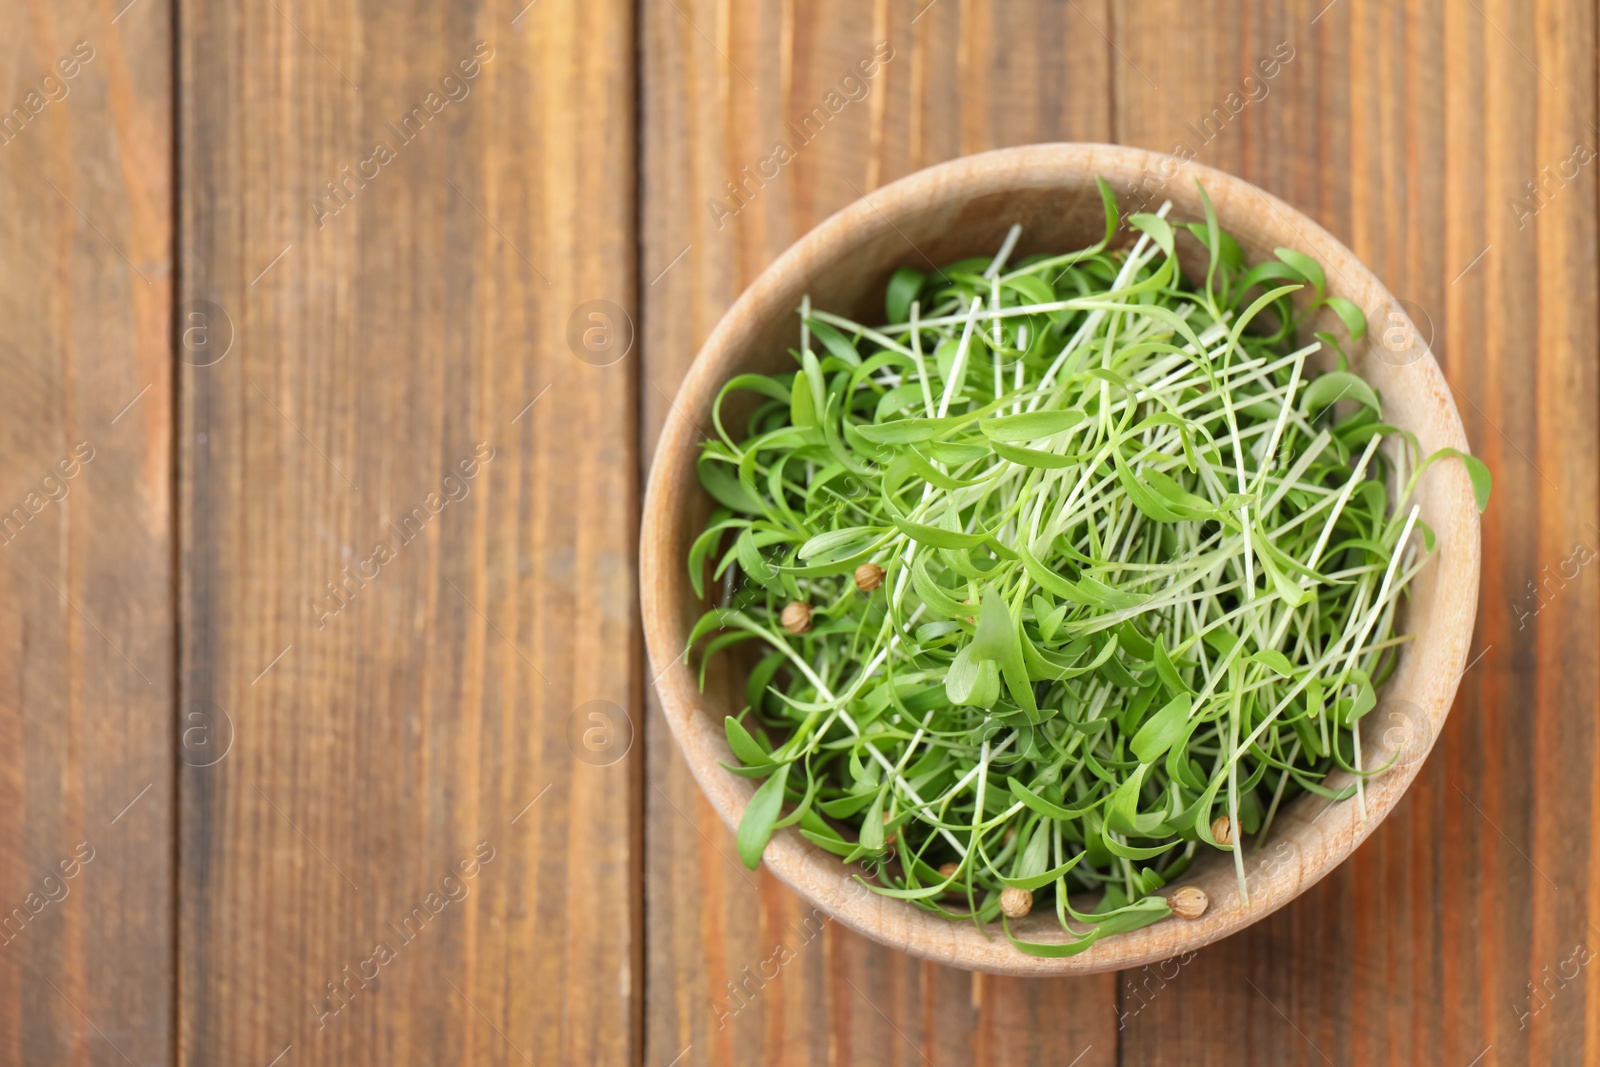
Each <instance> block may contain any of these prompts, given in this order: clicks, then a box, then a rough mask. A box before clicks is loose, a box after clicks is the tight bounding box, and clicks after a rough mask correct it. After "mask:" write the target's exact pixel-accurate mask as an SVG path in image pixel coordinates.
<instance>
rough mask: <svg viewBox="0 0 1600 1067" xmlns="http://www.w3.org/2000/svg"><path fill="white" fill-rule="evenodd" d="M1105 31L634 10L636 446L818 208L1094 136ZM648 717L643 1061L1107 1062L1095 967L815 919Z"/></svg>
mask: <svg viewBox="0 0 1600 1067" xmlns="http://www.w3.org/2000/svg"><path fill="white" fill-rule="evenodd" d="M1018 26H1026V27H1028V32H1027V33H1023V34H1018V33H1015V32H1008V31H1007V27H1012V28H1014V27H1018ZM1111 30H1112V23H1111V17H1110V14H1109V12H1108V10H1107V8H1106V6H1105V5H1104V4H1103V3H1099V2H1081V3H1075V4H1071V5H1058V4H1049V3H1035V2H1031V0H1029V2H1023V0H1015V2H1007V3H1003V4H999V5H993V6H992V7H991V6H990V5H968V4H963V3H952V2H948V0H947V2H943V3H939V2H937V0H935V3H934V4H930V5H926V6H923V5H920V4H918V5H909V6H908V5H900V4H890V3H888V2H887V0H877V2H875V3H873V4H846V3H837V2H829V3H819V4H805V5H801V4H779V3H768V4H760V5H754V6H736V7H732V8H730V7H729V6H728V5H726V4H715V3H711V2H709V0H705V2H690V0H678V2H675V3H672V4H666V5H647V7H646V9H645V15H644V21H643V24H642V26H641V33H642V35H643V36H642V40H643V49H642V52H643V55H642V63H643V65H642V68H641V77H642V79H643V81H642V85H643V90H644V91H643V92H642V93H641V101H642V104H643V112H642V115H641V133H642V138H643V159H642V174H643V182H644V185H643V197H642V219H641V227H642V240H641V248H642V253H641V263H640V279H641V288H642V290H643V299H642V306H643V315H644V319H643V323H642V327H641V334H642V337H643V342H644V347H645V356H646V364H645V368H644V376H645V385H644V387H643V388H642V389H641V396H642V401H643V438H644V441H645V449H646V454H647V455H648V451H649V448H650V446H651V444H652V443H653V442H654V441H655V439H656V437H657V435H658V434H659V432H660V429H661V427H662V425H663V424H664V423H665V420H667V419H671V418H679V417H683V416H680V415H678V414H675V413H674V412H673V410H672V407H671V397H672V395H673V394H674V392H675V391H676V389H677V386H678V382H679V381H680V380H681V378H682V376H683V374H684V372H685V370H686V369H687V367H688V365H689V363H690V361H691V360H692V359H693V357H694V354H695V352H696V350H697V349H698V347H699V345H700V343H701V342H702V341H703V340H704V339H705V337H706V335H707V334H708V333H709V332H710V331H711V329H712V327H713V326H715V324H716V322H717V319H718V318H719V317H720V316H721V315H722V313H723V312H724V311H725V310H726V309H727V307H728V305H729V304H730V303H732V301H733V300H734V299H735V298H736V297H737V296H738V294H739V292H740V291H741V290H742V289H743V288H744V286H746V285H747V284H749V283H750V282H751V281H752V280H753V279H754V278H755V277H756V276H757V275H758V274H759V273H760V271H761V270H762V269H763V268H764V267H765V266H766V265H767V264H768V263H770V262H771V261H772V259H774V258H775V257H776V256H777V255H778V254H779V253H781V252H782V251H783V249H784V248H785V247H787V246H788V245H789V244H790V242H792V241H793V240H794V239H796V238H797V237H799V236H800V235H801V234H803V233H804V232H805V231H806V230H808V229H810V228H811V227H812V226H814V225H815V224H816V223H818V222H820V221H821V220H822V219H823V218H825V217H826V216H827V215H828V214H830V213H832V212H833V211H835V210H837V209H838V208H840V207H843V206H844V205H845V204H847V203H849V202H850V201H852V200H854V199H856V198H857V197H859V196H861V195H864V194H867V193H869V192H870V191H871V190H873V189H875V188H877V187H878V186H880V185H882V184H883V183H885V182H888V181H891V180H893V179H895V178H898V177H901V176H903V175H905V174H908V173H910V172H911V171H914V170H917V169H919V168H921V167H924V166H927V165H930V164H933V163H937V162H940V161H942V160H945V159H949V158H952V157H954V156H956V155H960V154H963V153H967V152H976V151H982V150H984V149H987V148H996V147H1001V146H1004V145H1011V144H1023V143H1028V142H1032V141H1041V140H1107V139H1109V137H1110V133H1111V129H1110V115H1111V103H1110V97H1109V93H1108V89H1109V85H1110V81H1109V70H1110V65H1111V61H1112V58H1113V57H1112V52H1111V49H1110V46H1109V34H1110V32H1111ZM879 42H883V45H882V48H881V50H878V49H879ZM875 57H876V58H877V60H878V62H877V63H876V64H871V63H869V67H875V69H874V73H873V75H872V76H871V77H870V78H862V77H860V76H859V75H858V76H857V77H856V80H855V81H854V82H849V83H847V82H845V80H844V79H845V76H846V75H847V74H849V73H850V72H851V69H852V67H854V66H855V65H856V64H857V63H858V61H862V60H871V59H874V58H875ZM830 90H833V91H837V93H838V95H837V96H836V97H835V105H836V107H837V110H836V111H835V112H834V113H833V114H831V115H830V116H829V117H828V119H827V121H826V122H825V123H818V122H815V121H813V122H812V123H811V124H810V125H809V126H808V125H805V122H806V118H805V117H806V116H807V115H808V114H810V113H811V110H812V108H813V107H814V106H826V101H827V97H828V93H829V92H830ZM843 101H848V102H844V103H842V106H838V105H839V104H840V102H843ZM779 141H782V142H783V143H784V144H785V145H786V146H787V147H788V148H789V149H790V153H791V154H792V159H789V160H788V161H787V162H785V163H782V164H781V165H778V164H777V163H776V162H771V161H773V160H775V159H777V158H779V157H780V156H781V155H782V154H781V153H780V154H776V155H775V148H776V143H777V142H779ZM763 166H765V170H764V171H763V170H762V167H763ZM774 172H776V176H775V177H774ZM730 183H731V184H730ZM661 666H664V664H663V665H657V666H656V667H655V668H654V669H657V670H658V669H660V667H661ZM645 733H646V741H647V747H648V750H649V752H648V767H647V770H646V778H647V784H646V788H645V810H646V820H645V848H646V860H645V877H646V893H647V905H646V909H647V914H648V915H649V926H648V930H647V946H646V957H647V958H646V967H647V977H646V990H647V994H648V998H647V1001H648V1002H647V1004H646V1020H645V1046H644V1049H645V1062H646V1063H667V1062H680V1063H683V1064H689V1063H717V1064H741V1063H755V1062H760V1063H766V1064H782V1063H818V1062H836V1063H892V1064H901V1063H904V1064H910V1063H922V1062H925V1061H926V1062H930V1063H938V1064H944V1063H969V1062H976V1063H984V1064H989V1063H1014V1062H1034V1061H1039V1060H1044V1059H1048V1060H1049V1061H1050V1062H1056V1061H1059V1062H1062V1063H1066V1062H1077V1063H1080V1064H1082V1065H1084V1067H1088V1065H1091V1064H1102V1063H1111V1062H1114V1061H1115V1057H1116V1047H1117V1042H1116V1015H1115V1007H1116V993H1115V984H1114V980H1113V979H1112V978H1111V977H1110V976H1102V977H1097V978H1093V979H1086V980H1078V981H1066V980H1062V981H1053V982H1028V981H1021V980H1014V979H995V978H977V977H974V976H971V975H968V974H965V973H963V972H959V971H954V970H950V969H948V968H944V967H939V966H936V965H933V964H927V963H922V962H920V961H916V960H913V959H911V958H909V957H907V956H904V955H902V954H899V953H896V952H893V951H890V950H888V949H884V948H881V947H879V946H878V945H876V944H873V943H871V942H868V941H866V940H865V939H863V938H861V937H859V936H857V935H854V934H852V933H849V932H847V931H845V930H843V929H841V928H838V927H836V926H834V925H832V924H831V923H828V922H826V921H825V919H826V917H825V916H822V915H813V914H812V913H811V910H810V909H809V908H808V907H806V906H803V905H802V904H801V902H800V901H799V899H798V898H797V897H795V896H794V895H793V894H792V893H790V892H789V891H788V889H787V888H785V887H784V886H783V885H782V884H781V883H778V882H777V881H776V880H775V879H774V878H773V877H772V876H771V875H769V874H767V873H766V872H765V871H764V870H762V871H757V872H754V873H752V872H748V871H745V870H744V869H743V867H742V866H741V865H740V864H739V860H738V853H737V851H736V850H735V848H734V843H733V837H732V835H731V834H730V833H729V832H728V830H727V829H726V828H725V827H724V826H723V825H722V823H721V821H720V820H719V819H718V817H717V816H716V814H715V813H714V812H713V811H712V810H711V808H710V806H709V805H708V804H707V803H706V802H705V801H704V799H703V798H702V796H701V794H700V792H699V789H698V788H697V787H696V785H695V784H694V782H693V780H692V778H691V777H690V775H689V773H688V771H687V769H686V767H685V766H684V764H683V761H682V759H681V758H680V756H679V754H678V751H677V749H676V746H675V745H674V744H673V742H672V739H671V736H670V733H669V731H668V729H667V726H666V723H665V722H664V721H663V720H662V719H661V718H660V713H659V710H653V711H652V712H651V717H650V719H649V720H648V722H647V726H646V731H645ZM1080 1054H1082V1059H1081V1060H1077V1061H1074V1060H1073V1057H1075V1056H1079V1055H1080ZM675 1058H678V1059H676V1060H675Z"/></svg>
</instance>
